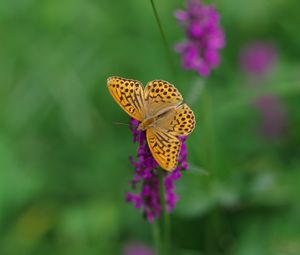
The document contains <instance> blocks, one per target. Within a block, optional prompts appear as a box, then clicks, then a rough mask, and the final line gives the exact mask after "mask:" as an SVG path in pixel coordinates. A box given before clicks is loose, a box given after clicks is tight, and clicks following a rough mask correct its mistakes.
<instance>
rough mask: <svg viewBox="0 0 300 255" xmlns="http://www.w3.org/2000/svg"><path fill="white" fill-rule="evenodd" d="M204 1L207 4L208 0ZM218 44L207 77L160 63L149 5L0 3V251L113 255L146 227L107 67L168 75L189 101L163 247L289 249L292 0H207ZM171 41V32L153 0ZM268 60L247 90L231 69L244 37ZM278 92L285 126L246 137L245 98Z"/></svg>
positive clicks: (294, 243) (293, 140)
mask: <svg viewBox="0 0 300 255" xmlns="http://www.w3.org/2000/svg"><path fill="white" fill-rule="evenodd" d="M207 2H209V1H207ZM215 2H216V6H217V7H218V10H219V11H220V13H221V15H222V19H221V23H222V25H223V26H224V29H225V33H226V38H227V44H226V47H225V49H224V50H223V51H222V64H221V66H220V67H219V68H218V69H217V70H215V71H214V72H213V74H212V76H211V77H209V78H208V79H207V80H201V81H200V83H201V84H202V86H203V88H202V89H200V87H201V84H199V81H198V78H197V77H195V76H196V75H195V74H193V73H192V72H186V71H183V70H181V68H180V63H179V57H178V56H177V55H175V53H174V54H173V56H172V57H173V59H174V61H175V64H176V69H177V70H176V77H174V76H173V75H172V72H171V70H170V69H169V66H168V62H167V60H166V55H165V52H164V48H163V45H162V41H161V38H160V34H159V31H158V28H157V24H156V23H155V19H154V16H153V13H152V9H151V5H150V1H140V0H129V1H118V2H117V3H116V2H115V1H93V0H90V1H82V0H76V1H70V0H63V1H57V0H45V1H37V0H31V1H29V0H25V1H21V0H15V1H2V2H0V27H1V29H0V36H1V47H0V123H1V124H0V254H3V255H6V254H7V255H14V254H18V255H23V254H24V255H27V254H91V255H92V254H120V253H121V250H122V249H123V247H124V246H125V245H126V243H128V242H131V241H139V242H143V243H145V244H147V245H150V246H151V245H152V239H151V234H150V233H151V230H150V227H149V225H148V223H147V222H146V221H144V220H143V219H142V217H141V215H140V214H138V212H137V211H136V210H135V209H133V208H131V205H127V204H126V203H125V201H124V194H125V192H126V191H127V190H129V189H130V188H129V186H128V180H130V178H131V177H132V172H133V168H132V167H131V166H130V163H129V161H128V156H129V155H132V154H134V153H135V149H136V147H135V145H133V144H132V141H131V139H132V137H131V133H130V132H129V130H128V128H127V127H126V126H121V125H115V124H113V122H123V123H128V120H129V119H128V116H127V115H126V114H125V113H124V112H123V111H122V110H121V109H120V108H119V107H118V106H117V104H115V102H114V101H113V100H112V98H111V97H110V95H109V93H108V91H107V89H106V78H107V77H108V76H111V75H119V76H124V77H128V78H134V79H138V80H141V81H142V82H144V83H145V82H147V81H149V80H152V79H165V80H168V81H170V82H172V83H174V84H175V85H176V86H177V87H178V89H179V90H180V91H181V92H182V94H183V96H184V98H186V99H187V101H188V103H190V104H191V107H192V108H193V109H194V110H195V114H196V118H197V126H196V129H195V131H194V133H193V134H192V135H191V136H190V138H189V139H188V142H187V143H188V149H189V162H190V165H191V169H190V170H189V171H188V172H186V173H184V175H183V177H182V179H181V180H180V181H179V182H178V186H177V193H178V194H179V195H180V197H181V200H180V202H179V203H178V205H177V207H176V209H175V211H174V212H173V214H172V224H173V226H172V233H173V246H174V247H173V248H174V252H175V253H174V254H206V255H214V254H233V255H251V254H257V255H260V254H261V255H266V254H272V255H285V254H286V255H298V254H300V231H299V229H300V221H299V212H300V206H299V203H297V201H298V200H299V194H300V188H299V187H300V149H299V144H300V135H299V134H300V132H299V127H300V113H299V111H298V109H299V108H298V107H299V106H300V103H299V102H300V101H299V96H300V86H299V82H300V76H299V66H300V62H299V43H300V34H299V24H300V16H299V13H298V12H299V7H300V6H299V1H298V0H291V1H279V0H263V1H262V0H255V1H246V2H244V1H243V2H242V1H237V0H235V1H229V0H218V1H215ZM156 4H157V9H158V12H159V14H160V18H161V21H162V24H163V26H164V29H165V31H166V33H167V37H168V39H169V42H170V43H172V44H173V43H175V42H176V41H178V40H181V39H182V37H183V34H182V31H181V30H180V29H179V27H178V25H177V24H176V21H175V19H174V17H173V11H174V10H175V9H178V8H182V7H183V1H179V0H176V1H172V2H171V1H156ZM255 40H271V41H273V42H274V43H275V44H276V46H277V47H278V50H279V64H278V66H277V67H276V70H274V72H273V73H272V75H271V76H270V77H269V78H268V80H267V81H266V82H265V84H263V85H262V86H261V87H259V89H257V90H255V89H252V88H251V87H250V86H249V84H247V83H248V81H247V77H245V75H244V74H243V73H242V72H241V69H240V66H239V63H238V56H239V50H240V49H241V47H242V46H243V45H244V44H245V43H248V42H249V41H255ZM267 93H272V94H275V95H277V96H278V97H280V98H281V100H282V101H283V103H284V106H285V110H286V114H287V130H286V132H285V133H284V134H283V136H281V137H280V138H278V139H276V140H275V141H270V140H268V139H267V138H265V137H264V136H262V135H261V134H260V133H259V132H258V126H259V123H260V115H259V113H258V111H257V109H255V108H254V107H253V100H255V99H256V98H257V97H259V96H260V95H264V94H267Z"/></svg>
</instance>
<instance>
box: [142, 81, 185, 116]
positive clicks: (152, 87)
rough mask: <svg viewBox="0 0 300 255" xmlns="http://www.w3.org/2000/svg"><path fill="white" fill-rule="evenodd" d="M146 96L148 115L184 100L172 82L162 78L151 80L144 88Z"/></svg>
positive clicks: (155, 113) (157, 112) (153, 114)
mask: <svg viewBox="0 0 300 255" xmlns="http://www.w3.org/2000/svg"><path fill="white" fill-rule="evenodd" d="M144 98H145V103H146V106H147V107H146V108H147V112H146V114H147V116H148V117H149V116H155V115H157V114H159V113H160V112H163V111H165V110H167V109H170V108H172V107H175V106H177V105H179V104H180V103H181V102H182V100H183V99H182V96H181V94H180V92H179V91H178V90H177V89H176V88H175V87H174V86H173V85H172V84H170V83H168V82H167V81H162V80H154V81H150V82H149V83H148V84H147V86H146V87H145V89H144Z"/></svg>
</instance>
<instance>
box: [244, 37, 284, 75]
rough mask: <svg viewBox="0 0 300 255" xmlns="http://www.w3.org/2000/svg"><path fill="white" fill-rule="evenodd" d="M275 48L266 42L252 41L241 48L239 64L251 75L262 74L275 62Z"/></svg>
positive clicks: (266, 72) (276, 56)
mask: <svg viewBox="0 0 300 255" xmlns="http://www.w3.org/2000/svg"><path fill="white" fill-rule="evenodd" d="M277 58H278V53H277V49H276V48H275V47H274V45H272V44H271V43H268V42H259V41H258V42H253V43H250V44H248V45H246V46H245V47H244V48H242V50H241V53H240V64H241V67H242V69H243V70H244V72H245V73H247V74H248V75H251V76H264V75H266V74H268V72H269V71H270V70H271V69H272V67H274V65H275V64H276V62H277Z"/></svg>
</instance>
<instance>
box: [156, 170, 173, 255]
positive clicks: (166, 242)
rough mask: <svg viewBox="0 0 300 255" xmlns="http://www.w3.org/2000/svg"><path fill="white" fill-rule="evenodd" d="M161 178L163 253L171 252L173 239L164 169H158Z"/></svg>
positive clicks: (166, 254)
mask: <svg viewBox="0 0 300 255" xmlns="http://www.w3.org/2000/svg"><path fill="white" fill-rule="evenodd" d="M158 178H159V194H160V201H161V218H162V221H161V223H162V232H163V246H162V251H163V255H168V254H170V248H171V247H170V241H171V227H170V226H171V225H170V217H169V214H168V212H167V207H166V198H165V185H164V171H163V170H162V169H159V170H158Z"/></svg>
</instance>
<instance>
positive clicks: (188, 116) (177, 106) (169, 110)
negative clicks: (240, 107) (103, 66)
mask: <svg viewBox="0 0 300 255" xmlns="http://www.w3.org/2000/svg"><path fill="white" fill-rule="evenodd" d="M107 87H108V90H109V92H110V94H111V95H112V97H113V98H114V100H115V101H116V102H117V103H118V104H119V105H120V106H121V108H122V109H123V110H124V111H125V112H127V113H128V114H129V116H131V117H132V118H134V119H136V120H138V121H139V122H140V124H139V126H138V130H143V131H146V138H147V143H148V146H149V148H150V151H151V153H152V156H153V158H154V159H155V160H156V162H157V163H158V164H159V165H160V166H161V167H162V168H163V169H164V170H166V171H173V170H174V169H175V167H176V165H177V158H178V155H179V152H180V148H181V141H180V140H179V139H178V137H180V136H187V135H189V134H190V133H191V132H192V131H193V129H194V127H195V116H194V113H193V111H192V110H191V109H190V107H189V106H188V105H187V104H182V101H183V98H182V96H181V94H180V93H179V91H178V90H177V89H176V88H175V87H174V86H173V85H172V84H170V83H169V82H167V81H163V80H153V81H150V82H148V84H147V85H146V87H145V88H143V85H142V83H141V82H140V81H137V80H130V79H125V78H121V77H116V76H113V77H109V78H108V79H107Z"/></svg>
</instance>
